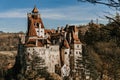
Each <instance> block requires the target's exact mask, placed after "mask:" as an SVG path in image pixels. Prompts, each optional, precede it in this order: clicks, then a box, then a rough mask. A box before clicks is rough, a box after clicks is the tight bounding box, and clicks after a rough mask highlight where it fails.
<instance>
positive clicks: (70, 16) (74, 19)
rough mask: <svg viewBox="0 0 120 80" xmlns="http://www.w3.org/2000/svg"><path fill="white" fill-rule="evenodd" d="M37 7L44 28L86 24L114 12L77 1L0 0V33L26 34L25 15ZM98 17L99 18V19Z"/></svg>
mask: <svg viewBox="0 0 120 80" xmlns="http://www.w3.org/2000/svg"><path fill="white" fill-rule="evenodd" d="M34 5H36V6H37V8H38V9H39V12H40V14H41V17H42V20H43V22H44V25H45V27H46V28H57V27H60V26H65V25H66V24H77V25H81V24H87V23H89V22H90V20H94V21H95V20H96V19H99V22H100V23H106V22H107V20H105V19H102V18H100V17H103V16H104V15H106V13H105V12H111V13H113V12H115V11H114V10H112V9H110V8H109V7H107V6H104V5H93V4H89V3H81V2H77V0H0V31H1V30H2V31H4V32H19V31H24V32H26V29H27V13H30V12H31V11H32V9H33V7H34ZM99 16H100V17H99Z"/></svg>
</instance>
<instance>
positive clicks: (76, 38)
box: [72, 32, 81, 44]
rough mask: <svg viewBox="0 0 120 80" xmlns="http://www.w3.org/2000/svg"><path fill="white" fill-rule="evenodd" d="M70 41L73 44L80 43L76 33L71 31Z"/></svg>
mask: <svg viewBox="0 0 120 80" xmlns="http://www.w3.org/2000/svg"><path fill="white" fill-rule="evenodd" d="M72 43H74V44H80V43H81V42H80V39H79V38H78V35H75V33H74V32H72Z"/></svg>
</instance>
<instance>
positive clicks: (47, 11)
mask: <svg viewBox="0 0 120 80" xmlns="http://www.w3.org/2000/svg"><path fill="white" fill-rule="evenodd" d="M31 10H32V9H31V8H27V9H12V10H9V11H5V12H0V18H26V15H27V12H31ZM40 13H41V15H42V18H44V19H49V20H69V21H70V20H71V21H81V20H82V21H87V20H91V19H93V20H96V18H99V15H101V14H103V13H101V12H100V11H99V10H97V8H95V7H93V6H92V7H89V6H88V7H84V6H82V7H81V6H68V7H61V8H43V9H40Z"/></svg>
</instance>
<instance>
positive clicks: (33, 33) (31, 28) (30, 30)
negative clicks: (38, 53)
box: [27, 19, 37, 36]
mask: <svg viewBox="0 0 120 80" xmlns="http://www.w3.org/2000/svg"><path fill="white" fill-rule="evenodd" d="M30 20H31V23H29V24H30V26H28V33H27V36H37V34H36V30H35V27H34V24H33V20H32V19H30Z"/></svg>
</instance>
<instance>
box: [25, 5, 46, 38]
mask: <svg viewBox="0 0 120 80" xmlns="http://www.w3.org/2000/svg"><path fill="white" fill-rule="evenodd" d="M27 17H28V31H27V37H29V38H30V37H37V38H44V25H43V22H42V19H41V17H40V14H39V11H38V9H37V8H36V6H35V7H34V9H33V10H32V12H31V13H28V14H27Z"/></svg>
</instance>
